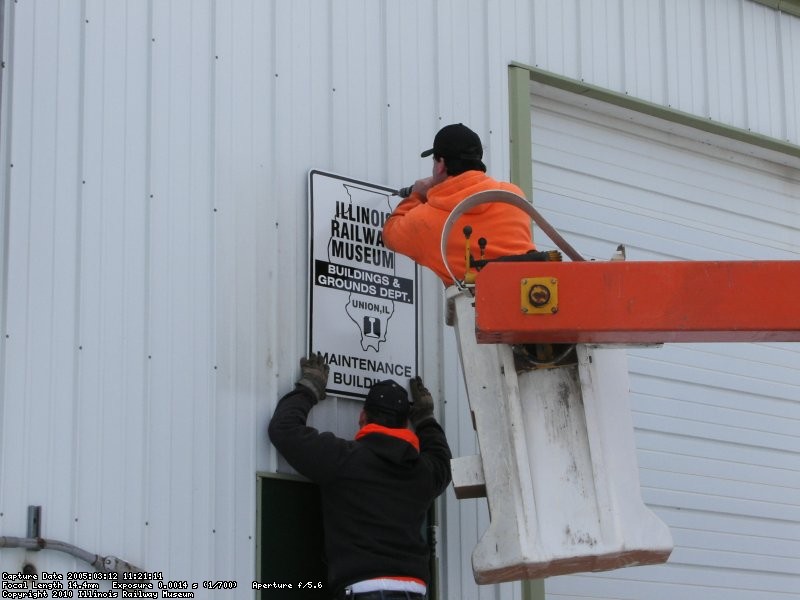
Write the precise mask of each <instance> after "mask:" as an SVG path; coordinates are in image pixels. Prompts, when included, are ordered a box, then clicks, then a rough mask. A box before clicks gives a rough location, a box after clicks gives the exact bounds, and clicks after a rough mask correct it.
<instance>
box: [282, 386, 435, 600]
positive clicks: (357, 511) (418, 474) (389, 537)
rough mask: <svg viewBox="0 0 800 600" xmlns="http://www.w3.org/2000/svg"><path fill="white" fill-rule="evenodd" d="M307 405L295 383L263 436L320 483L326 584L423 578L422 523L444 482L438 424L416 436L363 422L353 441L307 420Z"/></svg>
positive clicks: (338, 587)
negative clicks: (326, 560) (317, 428)
mask: <svg viewBox="0 0 800 600" xmlns="http://www.w3.org/2000/svg"><path fill="white" fill-rule="evenodd" d="M313 406H314V399H313V397H312V395H311V394H310V393H309V392H308V391H307V390H306V389H305V388H303V387H302V386H298V387H297V388H296V389H295V390H294V391H293V392H290V393H289V394H287V395H286V396H284V397H283V398H281V400H280V402H279V403H278V407H277V408H276V409H275V414H274V415H273V416H272V420H271V422H270V424H269V437H270V440H272V443H273V444H274V445H275V447H276V448H277V449H278V450H280V452H281V454H283V456H284V457H285V458H286V460H287V461H288V462H289V464H290V465H292V466H293V467H294V468H295V469H296V470H297V471H298V472H299V473H301V474H303V475H305V476H306V477H308V478H309V479H310V480H312V481H314V482H315V483H318V484H319V486H320V491H321V496H322V513H323V523H324V528H325V552H326V554H327V557H328V579H329V582H328V583H329V585H330V587H331V589H332V591H334V592H338V591H340V590H341V589H342V588H344V587H345V586H347V585H350V584H352V583H355V582H356V581H361V580H364V579H371V578H374V577H381V576H403V577H416V578H418V579H422V580H423V581H425V582H426V583H429V581H430V573H429V570H428V559H429V551H428V548H427V546H426V544H425V542H424V540H423V538H422V526H423V523H424V520H425V516H426V512H427V510H428V508H429V507H430V505H431V503H432V502H433V500H434V499H435V498H436V497H437V496H438V495H439V494H441V493H442V492H443V491H444V490H445V488H446V487H447V485H448V484H449V483H450V458H451V454H450V448H449V446H448V445H447V439H446V438H445V435H444V432H443V431H442V428H441V427H440V426H439V424H438V423H437V422H436V421H435V420H433V419H430V420H428V421H427V422H425V423H423V424H421V426H420V428H419V429H418V430H417V431H416V435H414V433H413V432H412V431H410V430H408V429H388V428H384V427H380V426H376V425H367V426H366V427H364V428H362V429H361V431H359V433H358V434H357V435H356V439H355V440H344V439H342V438H339V437H336V436H335V435H334V434H332V433H329V432H326V433H320V432H318V431H317V430H316V429H314V428H312V427H308V426H307V425H306V419H307V418H308V413H309V412H310V411H311V408H312V407H313ZM417 439H418V440H419V451H417V449H416V448H415V447H414V445H413V444H414V442H416V440H417Z"/></svg>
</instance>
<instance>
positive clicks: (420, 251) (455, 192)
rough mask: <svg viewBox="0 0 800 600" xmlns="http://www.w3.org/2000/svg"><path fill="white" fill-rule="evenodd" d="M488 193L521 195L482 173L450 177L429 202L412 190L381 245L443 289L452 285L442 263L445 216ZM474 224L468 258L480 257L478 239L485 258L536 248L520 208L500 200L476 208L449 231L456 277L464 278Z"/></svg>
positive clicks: (451, 263) (449, 252)
mask: <svg viewBox="0 0 800 600" xmlns="http://www.w3.org/2000/svg"><path fill="white" fill-rule="evenodd" d="M486 190H506V191H509V192H513V193H515V194H519V195H520V196H523V197H524V194H523V193H522V190H521V189H520V188H518V187H517V186H516V185H514V184H512V183H506V182H504V181H497V180H496V179H492V178H491V177H489V176H488V175H487V174H486V173H483V172H482V171H466V172H464V173H461V174H460V175H455V176H452V177H448V178H447V179H445V180H444V181H443V182H442V183H440V184H438V185H435V186H433V187H432V188H430V189H429V190H428V194H427V197H428V199H427V202H425V201H424V199H423V198H422V197H421V196H420V195H419V194H418V193H416V192H414V193H412V194H411V196H409V197H408V198H406V199H405V200H403V201H402V202H400V204H398V205H397V208H396V209H395V210H394V212H393V213H392V215H391V216H390V217H389V218H388V219H387V221H386V224H385V225H384V226H383V243H384V244H385V245H386V247H387V248H389V249H390V250H394V251H395V252H399V253H401V254H405V255H406V256H409V257H411V258H412V259H414V261H416V262H417V263H419V264H421V265H423V266H425V267H428V268H429V269H431V270H433V271H434V272H435V273H436V274H437V275H438V276H439V278H440V279H441V280H442V282H444V284H445V285H452V283H453V280H452V279H451V277H450V275H449V273H448V272H447V268H446V267H445V265H444V263H443V262H442V252H441V243H442V230H443V229H444V224H445V222H446V221H447V217H449V216H450V213H451V212H452V211H453V209H454V208H455V207H456V205H458V203H459V202H461V201H462V200H463V199H464V198H466V197H467V196H471V195H472V194H475V193H477V192H483V191H486ZM466 225H471V226H472V236H471V237H470V248H471V250H472V256H473V257H475V258H476V259H477V258H479V257H480V248H479V246H478V239H480V238H482V237H483V238H486V241H487V242H488V244H487V246H486V253H485V258H498V257H500V256H510V255H514V254H524V253H525V252H528V251H529V250H535V249H536V246H534V244H533V241H532V238H531V219H530V217H528V215H527V214H525V213H524V212H523V211H522V210H520V209H519V208H516V207H514V206H511V205H509V204H503V203H499V202H493V203H486V204H480V205H478V206H476V207H474V208H472V209H471V210H469V211H467V212H466V213H464V214H463V215H461V216H460V217H459V218H458V220H457V221H456V223H455V225H453V227H452V228H451V229H450V236H449V239H448V241H447V260H448V263H449V266H450V270H451V271H452V272H453V274H454V275H455V276H456V277H457V278H458V279H463V278H464V272H465V270H466V269H465V267H466V265H465V262H466V261H465V259H464V241H465V240H464V233H463V231H464V227H465V226H466Z"/></svg>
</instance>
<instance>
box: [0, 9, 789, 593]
mask: <svg viewBox="0 0 800 600" xmlns="http://www.w3.org/2000/svg"><path fill="white" fill-rule="evenodd" d="M4 7H5V11H6V13H5V15H4V16H5V20H4V25H5V31H4V60H5V62H6V68H5V69H3V86H2V94H3V98H2V140H1V143H0V173H2V186H0V209H1V210H0V214H2V215H3V218H4V223H3V237H2V238H1V239H0V241H2V245H1V247H0V259H2V265H3V266H2V273H3V283H2V286H3V289H2V298H1V299H0V325H1V326H2V336H0V360H1V361H2V364H0V384H2V388H1V389H2V392H0V394H1V395H0V418H1V419H2V421H0V535H17V536H19V535H24V533H25V531H24V524H25V510H26V508H27V506H28V505H30V504H41V505H42V506H43V510H44V523H43V525H44V529H43V533H44V534H45V535H46V536H48V537H52V538H57V539H65V540H67V541H71V542H73V543H76V544H78V545H81V546H85V547H87V548H88V549H90V550H92V551H93V552H99V553H103V554H116V555H119V556H121V557H122V558H125V559H127V560H131V561H132V562H135V563H138V564H141V565H143V566H146V567H148V568H153V569H160V570H164V571H165V572H167V573H165V574H167V576H170V577H172V578H175V579H194V580H197V581H202V580H203V579H237V580H238V581H239V582H241V583H242V587H240V588H239V589H238V590H237V591H236V592H231V593H230V595H231V596H237V597H244V596H247V597H249V596H250V592H249V591H246V590H245V589H244V587H243V584H244V582H246V581H248V580H249V579H251V578H252V576H253V574H254V572H255V567H254V562H255V548H254V545H255V540H254V536H255V501H256V491H255V475H256V473H257V472H258V471H275V470H276V469H278V468H281V469H282V468H284V467H285V466H284V465H281V463H280V461H279V459H278V457H277V456H276V455H275V453H274V452H273V451H272V449H271V446H270V445H269V443H268V442H267V440H266V436H265V427H266V422H267V420H268V418H269V415H270V414H271V412H272V409H273V408H274V404H275V401H276V398H277V397H278V395H279V394H280V393H282V392H284V391H286V390H287V389H289V388H290V387H291V384H292V381H293V379H294V378H295V376H296V373H297V364H296V361H297V358H298V357H299V356H300V354H302V353H303V352H304V351H305V340H306V337H307V336H306V332H305V323H306V307H307V304H306V301H305V297H306V278H307V273H306V264H307V246H306V226H307V214H306V196H307V192H306V176H307V173H308V171H309V170H310V169H312V168H317V169H325V170H329V171H332V172H337V173H342V174H345V175H348V176H352V177H357V178H360V179H366V180H370V181H374V182H376V183H384V184H387V185H393V186H398V187H399V186H401V185H408V184H409V183H411V182H412V181H413V180H414V179H416V178H417V177H419V176H421V175H425V174H427V171H428V168H429V162H428V161H426V160H422V159H419V158H418V152H419V151H420V150H422V149H423V148H425V147H428V146H429V144H430V140H431V137H432V135H433V133H434V132H435V131H436V130H437V129H438V128H439V127H440V126H441V125H443V124H446V123H449V122H457V121H463V122H464V123H467V124H469V125H470V126H471V127H473V128H474V129H475V130H476V131H478V132H479V134H480V135H481V137H482V138H483V140H484V143H485V146H486V149H487V152H486V159H487V164H488V165H489V168H490V172H491V173H492V174H494V175H496V176H498V177H505V174H506V173H507V172H508V162H509V161H508V151H509V150H508V131H507V129H508V125H507V121H508V117H507V112H508V110H507V101H508V98H507V87H506V86H507V83H506V69H507V65H508V64H509V62H512V61H517V62H521V63H525V64H532V65H538V66H539V67H541V68H545V69H549V70H551V71H553V72H555V73H558V74H562V75H565V76H568V77H573V78H576V79H585V80H586V81H588V82H591V83H595V84H597V85H603V86H607V87H609V88H611V89H613V90H616V91H622V92H627V93H629V94H630V95H633V96H638V97H641V98H643V99H645V100H649V101H652V102H657V103H663V104H669V105H671V106H673V107H676V108H679V109H681V110H684V111H687V112H690V113H692V114H696V115H701V116H704V117H710V118H714V119H718V120H720V121H722V122H724V123H728V124H732V125H736V126H739V127H744V128H752V129H753V130H754V131H757V132H759V133H764V134H766V135H775V136H776V137H779V138H780V139H787V140H790V141H792V142H794V143H798V140H800V134H799V132H798V128H799V127H800V123H798V118H797V113H796V110H795V107H796V105H797V100H798V98H800V71H799V70H800V63H798V60H797V56H800V53H798V50H797V48H798V44H800V19H796V18H792V17H789V16H787V15H784V14H780V13H777V12H775V11H772V10H771V9H768V8H766V7H764V6H760V5H756V4H754V3H751V2H749V1H748V0H702V1H701V2H694V1H692V0H665V1H664V0H662V1H655V0H652V1H651V0H647V1H640V0H636V1H634V0H603V1H602V2H591V3H590V2H580V1H578V0H567V1H565V2H552V1H548V0H535V1H534V2H529V1H528V0H469V1H468V2H462V1H460V0H443V1H439V2H435V3H431V2H427V1H425V0H418V1H414V2H402V3H401V2H378V3H376V2H373V1H371V0H346V1H339V0H336V1H333V0H328V1H317V0H297V1H292V2H281V1H278V0H268V1H266V2H260V1H241V0H200V1H189V0H169V1H166V2H161V1H153V0H151V1H149V2H138V1H134V0H127V1H123V2H119V1H113V2H109V1H105V0H86V1H85V2H79V1H77V0H60V1H59V2H57V3H53V2H47V1H45V0H17V1H16V2H10V1H6V2H5V3H4ZM12 165H13V166H12ZM675 218H679V217H675ZM729 227H734V225H726V226H725V227H722V230H720V231H719V232H717V235H718V236H721V237H725V236H726V235H727V231H726V229H727V228H729ZM601 233H603V236H605V235H606V233H607V234H608V235H612V234H613V233H615V232H614V231H606V232H601ZM759 235H760V241H763V239H764V238H766V237H769V236H771V235H774V233H773V232H768V233H763V234H759ZM598 237H601V236H599V235H598ZM602 239H604V240H605V239H607V238H605V237H602ZM776 239H778V238H776ZM780 239H781V240H783V238H780ZM597 243H598V244H599V243H600V242H597ZM690 243H691V240H676V244H679V245H682V244H690ZM788 243H789V242H787V241H785V240H783V241H778V242H776V244H777V245H776V246H775V247H776V248H778V249H780V248H785V247H786V245H787V244H788ZM604 247H605V246H603V248H604ZM643 247H644V245H643ZM422 293H423V298H424V299H423V311H422V322H421V327H422V330H423V348H422V353H423V357H422V358H423V361H422V364H423V373H422V374H423V375H424V376H425V377H426V379H427V380H428V381H429V383H431V385H432V387H434V389H436V390H437V391H438V393H439V394H440V395H442V396H443V397H444V398H445V399H446V404H445V405H444V414H443V418H444V421H445V423H446V425H447V429H448V434H449V435H450V437H451V441H452V444H453V447H454V449H455V450H456V453H457V454H470V453H474V452H475V440H474V433H473V432H472V431H471V425H470V423H469V419H468V415H467V414H466V412H465V411H464V410H463V406H464V405H465V399H464V391H463V384H462V382H461V381H460V377H461V376H460V373H458V370H457V361H456V359H455V345H454V341H453V339H452V332H449V331H447V330H445V328H444V325H443V321H442V313H443V306H442V300H441V296H440V287H439V283H438V281H436V280H435V278H433V277H431V276H429V275H427V274H426V275H425V276H424V277H423V286H422ZM443 330H444V333H442V331H443ZM783 352H784V350H782V349H778V350H777V351H776V354H774V355H771V356H769V357H767V358H766V359H765V362H768V361H781V360H783V359H782V358H780V357H782V356H784V354H783ZM739 360H740V363H739V364H740V365H741V361H744V360H745V359H744V358H740V359H739ZM356 412H357V405H355V404H354V403H352V402H348V401H344V400H342V401H335V400H334V401H333V402H331V403H330V404H326V405H325V406H324V407H320V409H318V412H317V414H315V415H314V419H313V422H314V423H315V424H317V425H319V426H320V427H325V428H328V427H333V428H334V429H336V430H337V431H340V432H341V433H343V434H345V433H348V432H352V431H353V430H354V427H355V426H354V424H353V419H354V417H355V414H356ZM42 465H47V467H42ZM441 508H442V522H443V525H445V526H443V527H442V530H441V538H442V543H441V544H440V547H439V549H440V554H441V556H442V563H443V569H444V572H445V574H446V576H445V577H444V581H443V591H444V593H445V594H446V595H448V596H450V597H462V598H494V597H498V598H500V597H502V598H512V597H517V596H519V586H515V585H507V586H499V587H493V586H490V587H482V588H478V587H477V586H476V585H475V584H474V582H473V581H472V574H471V570H470V565H469V560H470V557H469V555H470V552H471V548H472V544H473V543H474V540H475V539H477V536H478V535H479V534H480V533H481V532H482V531H483V530H484V529H485V525H486V520H487V518H488V517H487V514H486V507H485V503H484V502H481V501H477V500H470V501H465V502H457V501H455V499H454V498H453V496H452V492H448V495H447V499H446V501H445V502H444V503H443V504H442V507H441ZM23 559H24V553H22V552H20V551H10V550H0V566H2V567H3V568H4V569H8V570H14V569H16V568H18V567H19V565H20V564H21V563H22V561H23ZM35 559H36V563H37V565H38V566H39V567H40V568H41V569H45V568H47V569H56V568H59V569H61V568H63V566H64V565H69V568H76V567H78V568H80V567H81V565H78V564H77V563H75V561H72V560H71V559H66V558H64V557H62V556H57V555H55V554H53V553H49V554H48V553H40V554H39V555H36V556H35ZM222 596H225V594H222V593H220V594H218V595H215V597H222Z"/></svg>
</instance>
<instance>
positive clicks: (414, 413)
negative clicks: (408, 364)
mask: <svg viewBox="0 0 800 600" xmlns="http://www.w3.org/2000/svg"><path fill="white" fill-rule="evenodd" d="M411 398H412V399H413V401H414V404H412V405H411V411H410V412H409V415H408V419H409V421H411V424H412V425H413V426H414V427H418V426H419V425H421V424H422V423H424V422H425V421H427V420H428V419H433V396H431V393H430V392H429V391H428V388H426V387H425V384H423V383H422V378H421V377H420V376H419V375H417V376H416V377H414V378H413V379H412V380H411Z"/></svg>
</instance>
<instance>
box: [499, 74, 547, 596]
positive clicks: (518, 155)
mask: <svg viewBox="0 0 800 600" xmlns="http://www.w3.org/2000/svg"><path fill="white" fill-rule="evenodd" d="M530 79H531V77H530V70H529V69H528V67H525V66H523V65H515V64H512V65H509V67H508V104H509V115H508V131H509V136H510V153H511V176H510V178H509V179H510V181H511V182H512V183H515V184H517V185H518V186H519V187H520V189H522V191H523V192H524V193H525V197H526V198H527V199H528V200H530V201H531V202H532V201H533V169H532V165H533V145H532V140H531V125H532V123H531V89H530ZM521 592H522V600H545V592H544V580H543V579H529V580H525V581H522V586H521Z"/></svg>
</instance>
